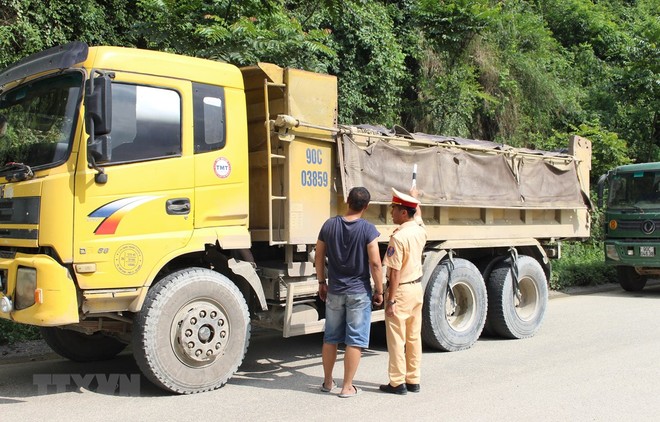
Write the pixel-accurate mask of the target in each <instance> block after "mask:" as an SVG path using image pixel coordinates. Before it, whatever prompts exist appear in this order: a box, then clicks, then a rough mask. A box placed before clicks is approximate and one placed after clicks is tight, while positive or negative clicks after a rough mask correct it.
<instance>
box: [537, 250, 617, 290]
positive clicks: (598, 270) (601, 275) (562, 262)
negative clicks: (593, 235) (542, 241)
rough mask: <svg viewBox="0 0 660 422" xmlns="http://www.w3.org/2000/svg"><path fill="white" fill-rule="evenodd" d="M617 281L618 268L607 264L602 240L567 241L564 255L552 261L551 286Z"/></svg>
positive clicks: (557, 288) (587, 284)
mask: <svg viewBox="0 0 660 422" xmlns="http://www.w3.org/2000/svg"><path fill="white" fill-rule="evenodd" d="M614 282H616V270H615V268H614V267H612V266H609V265H606V264H605V256H604V253H603V246H602V242H592V241H588V242H586V243H580V242H565V243H564V244H563V245H562V257H561V259H559V260H557V261H553V263H552V276H551V277H550V288H551V289H553V290H560V289H563V288H566V287H571V286H596V285H599V284H606V283H614Z"/></svg>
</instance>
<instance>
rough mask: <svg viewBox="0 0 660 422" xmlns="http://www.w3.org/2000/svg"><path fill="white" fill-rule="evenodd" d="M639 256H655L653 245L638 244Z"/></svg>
mask: <svg viewBox="0 0 660 422" xmlns="http://www.w3.org/2000/svg"><path fill="white" fill-rule="evenodd" d="M639 256H643V257H653V256H655V246H640V247H639Z"/></svg>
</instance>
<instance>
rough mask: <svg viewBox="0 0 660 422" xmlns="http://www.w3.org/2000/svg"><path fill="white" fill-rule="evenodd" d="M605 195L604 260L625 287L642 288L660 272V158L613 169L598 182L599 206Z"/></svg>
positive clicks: (629, 289)
mask: <svg viewBox="0 0 660 422" xmlns="http://www.w3.org/2000/svg"><path fill="white" fill-rule="evenodd" d="M604 199H606V210H605V261H606V262H607V263H608V264H611V265H616V268H617V273H618V279H619V284H621V287H623V289H624V290H627V291H631V292H632V291H639V290H642V289H643V288H644V286H645V285H646V282H647V280H648V279H649V278H653V277H655V278H657V277H659V276H660V257H659V256H658V252H659V251H660V162H655V163H643V164H630V165H625V166H620V167H617V168H615V169H613V170H610V171H609V172H608V173H607V174H604V175H603V176H601V178H600V180H599V182H598V205H599V206H600V207H602V206H603V202H604Z"/></svg>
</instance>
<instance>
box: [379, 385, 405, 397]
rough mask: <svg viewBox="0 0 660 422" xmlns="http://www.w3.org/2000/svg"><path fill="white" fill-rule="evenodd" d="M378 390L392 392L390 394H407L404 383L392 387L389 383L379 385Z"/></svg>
mask: <svg viewBox="0 0 660 422" xmlns="http://www.w3.org/2000/svg"><path fill="white" fill-rule="evenodd" d="M380 391H382V392H384V393H392V394H400V395H404V394H408V390H407V389H406V385H405V384H401V385H399V386H396V387H392V386H391V385H389V384H383V385H381V386H380Z"/></svg>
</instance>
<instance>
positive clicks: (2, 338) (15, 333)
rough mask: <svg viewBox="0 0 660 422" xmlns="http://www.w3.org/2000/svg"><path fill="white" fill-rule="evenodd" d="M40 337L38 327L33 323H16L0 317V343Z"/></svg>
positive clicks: (11, 342)
mask: <svg viewBox="0 0 660 422" xmlns="http://www.w3.org/2000/svg"><path fill="white" fill-rule="evenodd" d="M40 338H41V334H39V329H38V328H37V327H35V326H34V325H25V324H17V323H15V322H12V321H8V320H6V319H0V345H2V344H14V343H17V342H19V341H26V340H38V339H40Z"/></svg>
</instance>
